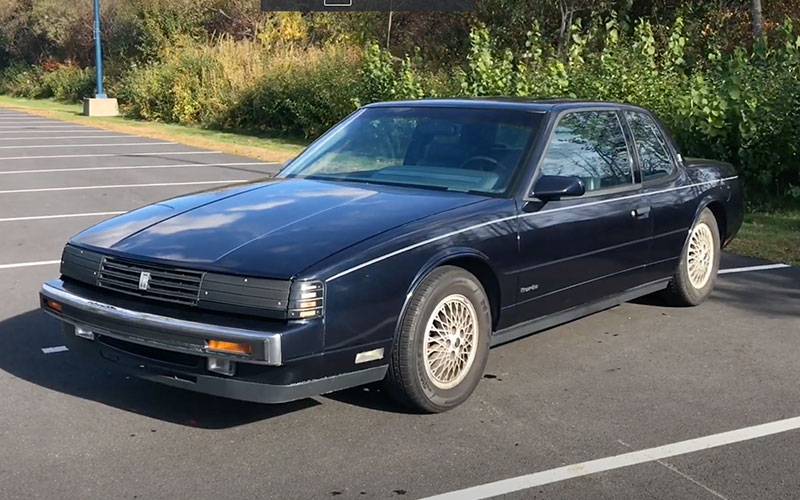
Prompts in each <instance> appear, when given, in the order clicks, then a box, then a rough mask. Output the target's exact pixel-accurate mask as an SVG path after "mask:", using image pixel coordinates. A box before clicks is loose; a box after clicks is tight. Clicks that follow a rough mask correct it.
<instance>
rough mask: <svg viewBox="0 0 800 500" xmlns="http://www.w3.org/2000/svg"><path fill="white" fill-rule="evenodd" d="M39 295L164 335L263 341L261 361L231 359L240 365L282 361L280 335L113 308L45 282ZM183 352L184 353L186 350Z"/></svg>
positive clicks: (217, 355)
mask: <svg viewBox="0 0 800 500" xmlns="http://www.w3.org/2000/svg"><path fill="white" fill-rule="evenodd" d="M41 293H42V295H43V296H45V297H47V298H49V299H53V300H55V301H56V302H59V303H61V304H64V305H66V306H69V307H74V308H76V309H80V310H82V311H86V312H89V313H92V314H96V315H98V316H102V317H105V318H110V319H114V320H118V321H126V322H130V323H134V324H136V325H137V326H144V327H150V328H155V329H162V330H166V331H167V332H175V333H180V334H184V335H188V336H191V337H195V338H199V339H206V338H216V339H224V340H231V341H234V342H236V341H238V342H248V343H258V342H263V343H264V359H256V358H242V357H231V359H237V360H239V361H242V362H250V363H258V364H267V365H280V364H281V362H282V359H281V336H280V334H277V333H264V332H259V331H255V330H245V329H242V328H232V327H227V326H220V325H212V324H208V323H198V322H196V321H187V320H182V319H176V318H170V317H168V316H161V315H158V314H151V313H144V312H139V311H133V310H130V309H125V308H122V307H117V306H114V305H111V304H106V303H103V302H98V301H96V300H91V299H87V298H84V297H81V296H79V295H76V294H74V293H71V292H68V291H66V290H61V289H58V288H56V287H53V286H51V285H48V284H47V283H45V284H43V285H42V289H41ZM59 319H61V320H62V321H67V322H70V321H69V320H68V319H67V318H64V317H61V316H59ZM109 336H113V337H116V338H121V339H123V340H130V341H131V342H135V343H143V342H142V341H143V340H145V339H142V338H141V337H139V336H135V335H131V336H128V335H121V334H120V333H119V332H117V333H112V334H111V335H109ZM137 340H138V341H137ZM148 343H149V342H148ZM159 347H161V348H167V347H166V346H164V345H160V346H159ZM172 350H179V349H177V348H173V349H172ZM180 350H183V349H180ZM186 351H187V352H188V351H189V350H186ZM191 354H202V355H205V356H216V357H220V356H223V357H224V354H221V353H217V352H214V351H204V352H203V353H198V352H193V351H192V352H191Z"/></svg>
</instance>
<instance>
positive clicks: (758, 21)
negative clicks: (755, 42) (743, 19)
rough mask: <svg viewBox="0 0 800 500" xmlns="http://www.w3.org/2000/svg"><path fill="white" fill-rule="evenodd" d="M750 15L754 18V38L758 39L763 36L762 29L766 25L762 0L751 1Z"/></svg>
mask: <svg viewBox="0 0 800 500" xmlns="http://www.w3.org/2000/svg"><path fill="white" fill-rule="evenodd" d="M750 15H751V16H752V18H753V36H754V37H755V38H758V37H760V36H761V31H762V28H761V27H762V25H763V24H764V16H763V14H762V13H761V0H751V3H750Z"/></svg>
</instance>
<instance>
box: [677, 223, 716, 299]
mask: <svg viewBox="0 0 800 500" xmlns="http://www.w3.org/2000/svg"><path fill="white" fill-rule="evenodd" d="M720 254H721V248H720V236H719V226H718V225H717V219H716V218H715V217H714V214H713V213H712V212H711V210H709V209H707V208H706V209H703V211H702V212H701V213H700V216H699V217H698V218H697V220H696V221H695V223H694V225H693V226H692V229H691V231H690V232H689V238H688V239H687V240H686V245H685V247H684V249H683V252H682V254H681V261H680V263H679V264H678V268H677V269H676V270H675V275H674V276H673V277H672V280H670V282H669V285H668V286H667V289H666V290H665V295H666V298H667V300H668V301H669V302H671V303H673V304H675V305H679V306H696V305H699V304H701V303H703V302H704V301H705V300H706V299H707V298H708V296H709V295H710V294H711V291H712V290H713V289H714V285H715V284H716V281H717V271H718V270H719V259H720Z"/></svg>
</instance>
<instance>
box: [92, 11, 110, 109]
mask: <svg viewBox="0 0 800 500" xmlns="http://www.w3.org/2000/svg"><path fill="white" fill-rule="evenodd" d="M94 65H95V70H96V72H97V93H96V94H95V95H94V96H95V98H97V99H105V98H106V97H107V96H106V94H105V92H103V42H102V40H101V38H100V0H94Z"/></svg>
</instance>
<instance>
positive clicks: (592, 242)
mask: <svg viewBox="0 0 800 500" xmlns="http://www.w3.org/2000/svg"><path fill="white" fill-rule="evenodd" d="M623 123H624V122H623V120H622V117H621V116H620V114H619V113H618V112H617V111H614V110H588V111H574V112H568V113H567V114H564V115H562V116H561V117H560V118H559V119H558V123H557V124H556V126H555V128H554V130H553V132H552V134H551V136H550V139H549V144H548V146H547V148H546V150H545V153H544V155H543V158H542V161H541V163H540V165H539V172H537V178H538V176H540V175H561V176H577V177H580V178H581V179H582V180H583V182H584V186H585V189H586V193H585V194H584V195H583V196H580V197H574V198H562V199H560V200H551V201H547V202H542V201H540V200H536V199H535V198H531V199H530V200H528V201H526V202H525V203H524V205H523V206H522V207H521V209H520V218H519V245H520V268H519V270H518V273H517V276H518V295H517V306H516V307H515V309H516V314H515V316H516V320H517V321H525V320H530V319H534V318H538V317H542V316H546V315H548V314H552V313H555V312H559V311H563V310H565V309H569V308H572V307H576V306H580V305H582V304H586V303H589V302H592V301H594V300H597V299H600V298H602V297H605V296H609V295H613V294H616V293H620V292H622V291H624V290H626V289H628V288H631V287H633V286H636V285H639V284H641V280H642V279H643V278H642V276H643V275H644V273H643V272H641V271H642V270H643V268H644V265H645V264H646V260H647V251H648V243H649V238H650V236H651V234H652V227H651V222H650V214H649V209H648V207H647V206H646V205H645V204H644V201H645V200H643V199H642V197H641V196H640V195H639V194H640V190H641V184H640V183H639V182H637V179H636V177H637V176H636V175H635V171H634V162H633V160H632V158H633V156H632V149H631V147H630V141H629V140H628V134H627V132H626V129H625V127H624V125H623ZM533 196H534V197H535V193H533Z"/></svg>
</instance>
